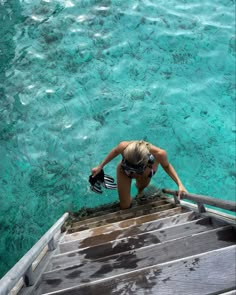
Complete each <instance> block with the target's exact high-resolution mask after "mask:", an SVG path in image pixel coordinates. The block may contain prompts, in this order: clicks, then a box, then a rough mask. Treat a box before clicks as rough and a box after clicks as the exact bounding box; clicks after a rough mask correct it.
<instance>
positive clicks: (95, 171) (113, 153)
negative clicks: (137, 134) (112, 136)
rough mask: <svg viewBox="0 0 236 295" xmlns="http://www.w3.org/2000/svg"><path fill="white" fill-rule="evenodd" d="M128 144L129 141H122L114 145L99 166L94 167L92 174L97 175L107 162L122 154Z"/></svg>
mask: <svg viewBox="0 0 236 295" xmlns="http://www.w3.org/2000/svg"><path fill="white" fill-rule="evenodd" d="M128 144H129V141H122V142H120V143H119V144H118V145H117V146H116V147H114V148H113V149H112V150H111V151H110V152H109V153H108V155H107V156H106V157H105V159H104V160H103V161H102V162H101V163H100V164H99V165H98V166H97V167H94V168H93V169H92V175H93V176H95V175H97V174H98V173H99V172H100V171H101V170H102V169H103V167H104V166H105V165H106V164H107V163H109V162H110V161H111V160H113V159H114V158H116V157H117V156H118V155H120V154H121V153H122V152H123V150H124V149H125V148H126V147H127V145H128Z"/></svg>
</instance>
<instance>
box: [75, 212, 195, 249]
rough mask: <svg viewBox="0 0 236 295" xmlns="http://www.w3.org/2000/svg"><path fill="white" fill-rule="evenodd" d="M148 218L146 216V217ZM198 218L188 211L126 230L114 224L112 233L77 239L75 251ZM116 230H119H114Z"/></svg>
mask: <svg viewBox="0 0 236 295" xmlns="http://www.w3.org/2000/svg"><path fill="white" fill-rule="evenodd" d="M146 216H148V215H146ZM197 218H199V215H198V214H197V213H195V212H193V211H189V212H186V213H181V214H177V215H174V216H170V217H165V218H159V219H157V220H154V221H148V222H146V223H143V224H141V225H134V226H129V227H128V228H127V227H125V228H120V226H119V225H117V224H114V228H113V231H109V232H105V233H101V234H100V235H95V236H90V237H85V238H78V240H77V241H78V243H77V244H75V246H74V247H75V249H78V247H79V248H85V247H91V246H95V245H99V244H101V243H105V242H109V241H112V240H115V239H121V238H125V237H130V236H132V235H137V234H141V233H145V232H150V231H153V230H157V229H161V228H166V227H168V226H173V225H176V224H182V223H185V222H188V221H192V220H195V219H197ZM116 228H120V229H117V230H115V229H116Z"/></svg>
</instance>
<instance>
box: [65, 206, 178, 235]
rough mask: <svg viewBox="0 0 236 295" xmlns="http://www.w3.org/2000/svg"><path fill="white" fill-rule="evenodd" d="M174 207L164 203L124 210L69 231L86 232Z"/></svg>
mask: <svg viewBox="0 0 236 295" xmlns="http://www.w3.org/2000/svg"><path fill="white" fill-rule="evenodd" d="M173 207H174V206H173V204H170V203H164V204H161V205H159V206H153V207H152V206H151V207H144V208H142V209H140V210H139V209H137V208H136V210H134V211H129V210H123V212H122V213H119V214H114V213H111V214H109V216H106V218H103V219H101V220H98V221H94V222H89V223H86V222H84V223H82V224H81V225H79V226H75V227H71V228H70V229H69V230H68V233H73V232H77V231H82V230H86V229H90V228H95V227H99V226H102V225H105V224H107V223H114V222H117V221H120V220H126V219H131V218H134V217H138V216H143V215H146V214H151V213H155V212H160V211H163V210H168V209H171V208H173Z"/></svg>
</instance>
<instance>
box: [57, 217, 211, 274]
mask: <svg viewBox="0 0 236 295" xmlns="http://www.w3.org/2000/svg"><path fill="white" fill-rule="evenodd" d="M209 229H212V226H211V224H210V218H208V217H205V218H201V219H197V220H194V221H190V222H186V223H184V224H180V225H175V226H171V227H167V228H164V229H158V230H152V231H150V232H144V233H138V232H136V233H134V232H131V233H132V235H131V236H129V237H123V238H122V237H117V238H116V239H115V240H112V241H109V242H106V243H102V244H99V245H95V246H91V247H89V248H85V249H79V248H83V246H86V247H88V245H87V244H86V245H84V244H83V243H81V244H79V243H78V245H77V247H76V244H73V246H75V247H71V245H70V244H69V245H68V248H67V252H69V251H74V250H77V251H74V252H69V253H65V254H64V255H56V256H54V258H53V259H52V260H51V269H56V268H64V267H68V266H69V265H74V264H80V263H83V262H84V261H86V260H94V259H98V258H101V257H105V256H111V255H114V254H118V253H122V252H126V251H131V250H135V249H138V248H141V247H146V246H149V245H153V244H158V243H162V242H165V241H169V240H173V239H176V238H181V237H185V236H190V235H192V234H196V233H199V232H203V231H206V230H209ZM78 249H79V250H78Z"/></svg>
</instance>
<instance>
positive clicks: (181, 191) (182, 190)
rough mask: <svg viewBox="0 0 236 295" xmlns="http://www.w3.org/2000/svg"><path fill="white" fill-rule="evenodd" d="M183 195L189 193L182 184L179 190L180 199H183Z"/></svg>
mask: <svg viewBox="0 0 236 295" xmlns="http://www.w3.org/2000/svg"><path fill="white" fill-rule="evenodd" d="M182 193H187V190H186V188H185V187H184V186H183V185H182V184H180V185H179V190H178V198H179V199H182V198H183V196H182Z"/></svg>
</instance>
